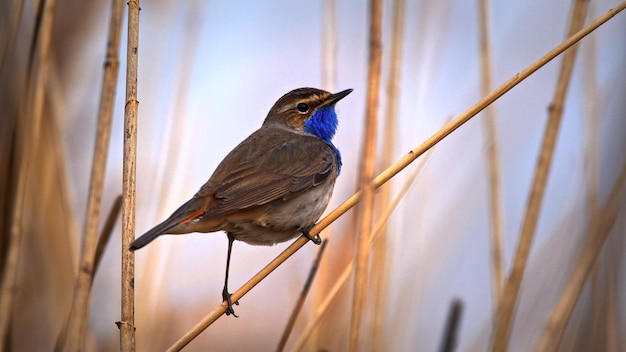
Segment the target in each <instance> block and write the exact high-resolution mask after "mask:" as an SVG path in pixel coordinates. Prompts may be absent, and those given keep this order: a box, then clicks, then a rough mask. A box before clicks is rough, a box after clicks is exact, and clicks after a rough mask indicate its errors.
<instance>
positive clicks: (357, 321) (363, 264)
mask: <svg viewBox="0 0 626 352" xmlns="http://www.w3.org/2000/svg"><path fill="white" fill-rule="evenodd" d="M369 7H370V13H369V16H370V27H369V63H368V64H369V68H368V82H367V102H366V108H365V109H366V110H365V129H364V131H363V154H362V156H361V172H360V176H359V189H360V190H361V192H362V200H361V204H360V206H359V208H357V214H358V216H359V220H358V221H359V223H358V227H357V231H356V235H355V237H356V238H355V242H356V243H355V248H356V265H355V267H354V289H353V292H352V318H351V321H350V335H349V350H350V351H356V350H357V349H358V344H359V337H360V332H361V331H360V330H361V326H362V323H363V320H364V316H365V300H366V297H367V288H368V287H367V280H368V275H369V251H368V247H369V246H368V242H369V240H368V238H369V235H370V233H371V232H372V225H373V219H374V187H373V186H372V184H371V180H372V179H373V178H374V175H375V172H376V147H377V132H378V131H377V130H378V107H379V105H380V102H379V100H380V76H381V68H382V22H383V4H382V0H371V1H370V3H369Z"/></svg>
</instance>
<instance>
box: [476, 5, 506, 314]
mask: <svg viewBox="0 0 626 352" xmlns="http://www.w3.org/2000/svg"><path fill="white" fill-rule="evenodd" d="M478 22H479V27H480V57H481V67H480V68H481V74H482V79H481V87H482V94H483V95H487V94H489V92H490V91H491V87H492V85H493V83H492V82H493V79H492V71H493V65H492V63H491V59H492V54H491V43H490V38H491V11H490V6H489V0H478ZM484 128H485V145H486V148H487V158H488V163H489V206H490V210H491V217H490V219H489V220H490V223H491V286H492V289H493V302H494V316H495V311H496V309H497V306H498V302H499V301H500V295H501V293H502V285H503V283H504V259H503V256H504V249H503V247H504V234H503V230H502V219H503V216H502V186H501V182H500V157H499V153H498V145H497V130H496V110H495V106H494V105H490V106H488V107H487V108H486V109H485V119H484Z"/></svg>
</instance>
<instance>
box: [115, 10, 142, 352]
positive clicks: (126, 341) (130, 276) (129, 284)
mask: <svg viewBox="0 0 626 352" xmlns="http://www.w3.org/2000/svg"><path fill="white" fill-rule="evenodd" d="M138 51H139V0H131V1H129V2H128V46H127V48H126V104H125V109H124V166H123V171H122V173H123V177H122V197H123V202H122V292H121V294H122V309H121V310H122V312H121V313H122V319H121V321H119V322H118V323H117V326H118V328H119V329H120V351H123V352H132V351H135V288H134V282H135V254H134V252H132V251H131V250H130V249H129V248H130V244H131V243H132V242H133V241H134V239H135V192H136V188H135V179H136V166H137V165H136V162H137V106H138V105H139V101H138V100H137V66H138V61H139V54H138Z"/></svg>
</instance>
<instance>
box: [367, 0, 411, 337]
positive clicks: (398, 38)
mask: <svg viewBox="0 0 626 352" xmlns="http://www.w3.org/2000/svg"><path fill="white" fill-rule="evenodd" d="M405 8H406V0H394V1H393V13H392V18H393V20H392V22H393V28H392V39H391V55H390V58H389V78H388V80H387V88H386V90H387V91H386V93H387V94H386V95H387V105H386V108H385V115H384V127H383V143H382V146H381V147H382V155H381V160H380V165H381V166H382V167H381V168H380V169H381V170H382V169H384V168H385V167H387V165H391V164H392V163H393V156H394V152H395V148H394V147H395V144H396V141H397V138H398V137H397V132H398V131H397V129H398V128H397V125H398V122H397V120H398V105H399V96H400V86H401V82H402V75H401V72H402V54H403V51H404V22H405V21H404V19H405ZM379 192H380V196H379V199H380V201H379V202H378V203H377V209H378V213H379V214H380V211H384V210H385V209H386V208H387V207H388V206H389V202H390V201H391V183H387V184H385V185H383V186H382V187H381V188H380V191H379ZM381 231H382V232H381V235H380V236H379V237H378V240H377V241H376V244H375V245H374V246H371V248H372V253H373V254H372V279H371V282H370V285H369V287H370V289H371V291H372V305H373V318H372V323H373V324H374V325H373V327H372V328H371V331H372V334H371V344H370V346H371V349H373V350H383V349H385V344H384V341H383V340H384V333H385V331H386V329H385V325H386V316H387V306H388V302H389V300H388V298H389V292H388V286H389V280H388V277H389V275H388V274H389V272H388V271H389V265H388V259H387V258H388V251H389V241H388V239H387V232H388V227H387V226H385V227H384V228H383V229H382V230H381Z"/></svg>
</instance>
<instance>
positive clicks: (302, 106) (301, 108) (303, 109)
mask: <svg viewBox="0 0 626 352" xmlns="http://www.w3.org/2000/svg"><path fill="white" fill-rule="evenodd" d="M296 109H297V110H298V111H299V112H301V113H305V112H307V111H309V105H308V104H305V103H300V104H298V105H296Z"/></svg>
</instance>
